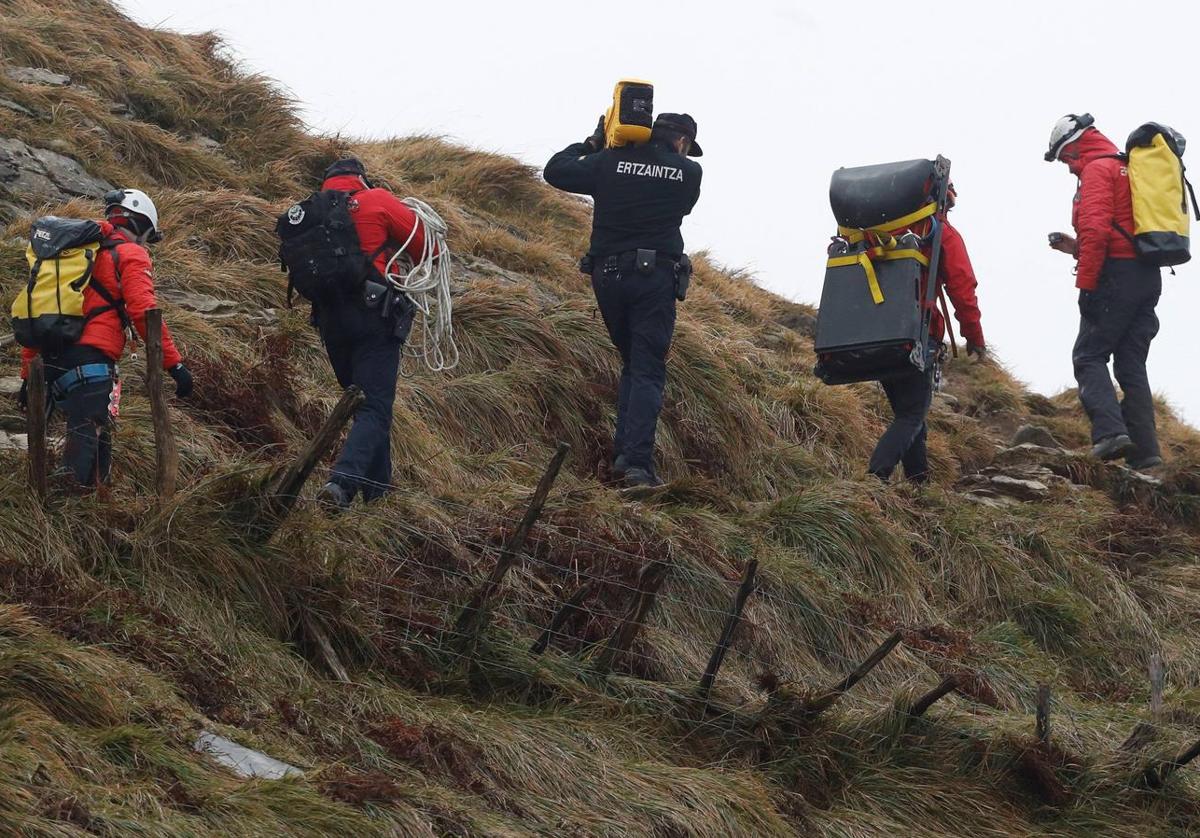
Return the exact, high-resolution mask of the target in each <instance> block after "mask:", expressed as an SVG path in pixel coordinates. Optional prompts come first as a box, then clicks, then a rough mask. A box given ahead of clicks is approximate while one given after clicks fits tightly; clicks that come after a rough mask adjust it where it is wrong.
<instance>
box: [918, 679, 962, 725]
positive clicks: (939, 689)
mask: <svg viewBox="0 0 1200 838" xmlns="http://www.w3.org/2000/svg"><path fill="white" fill-rule="evenodd" d="M958 685H959V677H958V676H957V675H947V676H946V677H945V678H943V679H942V683H940V684H938V685H937V686H936V687H934V688H933V689H932V690H930V691H929V692H927V693H925V695H923V696H921V697H920V698H919V699H917V701H916V703H915V704H913V706H912V707H911V708H910V709H909V711H908V716H909V718H910V719H919V718H920V717H921V716H924V715H925V711H926V710H928V709H929V708H930V707H932V706H933V705H934V704H936V703H937V702H938V701H940V700H941V699H943V698H945V697H946V696H948V695H949V694H950V693H952V692H954V691H955V690H956V689H958Z"/></svg>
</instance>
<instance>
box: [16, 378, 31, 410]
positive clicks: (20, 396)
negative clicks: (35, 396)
mask: <svg viewBox="0 0 1200 838" xmlns="http://www.w3.org/2000/svg"><path fill="white" fill-rule="evenodd" d="M17 407H18V408H19V409H20V411H21V412H22V413H24V412H25V411H26V410H28V409H29V382H28V381H22V382H21V389H20V390H18V391H17Z"/></svg>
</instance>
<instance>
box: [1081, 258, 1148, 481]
mask: <svg viewBox="0 0 1200 838" xmlns="http://www.w3.org/2000/svg"><path fill="white" fill-rule="evenodd" d="M1161 294H1162V275H1161V274H1160V273H1159V269H1158V268H1156V267H1154V266H1152V265H1143V264H1141V263H1140V262H1138V261H1137V260H1136V259H1109V260H1108V261H1107V262H1105V263H1104V268H1103V270H1102V271H1101V273H1100V282H1099V284H1098V286H1097V288H1096V290H1095V291H1093V292H1092V294H1091V296H1090V298H1088V297H1087V295H1081V302H1080V308H1081V317H1080V320H1079V337H1078V338H1076V340H1075V348H1074V350H1073V351H1072V353H1071V359H1072V361H1073V363H1074V365H1075V380H1076V381H1077V382H1078V383H1079V401H1080V402H1082V403H1083V409H1084V410H1085V411H1086V412H1087V415H1088V419H1090V420H1091V422H1092V442H1099V441H1100V440H1102V439H1104V438H1106V437H1110V436H1115V435H1116V434H1129V437H1130V439H1132V440H1133V442H1134V444H1135V445H1137V453H1136V454H1135V455H1134V457H1135V458H1136V459H1144V458H1146V457H1157V456H1159V455H1160V454H1161V451H1160V450H1159V445H1158V432H1157V430H1156V428H1155V422H1154V397H1153V394H1152V393H1151V392H1150V379H1149V377H1148V376H1147V374H1146V359H1147V358H1148V357H1149V355H1150V343H1151V341H1153V340H1154V337H1155V336H1156V335H1157V334H1158V315H1157V314H1156V313H1155V307H1156V306H1157V305H1158V298H1159V296H1160V295H1161ZM1110 358H1111V359H1112V365H1113V374H1114V375H1116V377H1117V383H1118V384H1120V385H1121V392H1122V393H1123V394H1124V398H1123V399H1122V400H1121V401H1120V402H1118V401H1117V393H1116V390H1115V389H1113V383H1112V378H1111V377H1110V376H1109V374H1108V362H1109V359H1110Z"/></svg>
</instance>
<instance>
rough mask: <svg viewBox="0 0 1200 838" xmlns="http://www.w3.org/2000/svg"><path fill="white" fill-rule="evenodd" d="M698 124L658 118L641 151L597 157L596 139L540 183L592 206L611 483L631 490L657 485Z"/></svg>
mask: <svg viewBox="0 0 1200 838" xmlns="http://www.w3.org/2000/svg"><path fill="white" fill-rule="evenodd" d="M700 155H701V150H700V146H699V145H698V144H697V143H696V121H695V120H694V119H692V117H691V116H689V115H688V114H670V113H664V114H659V116H658V118H657V119H656V120H655V121H654V127H653V129H652V132H651V135H650V140H649V141H648V142H646V143H644V144H642V145H626V146H621V147H619V148H605V147H604V118H603V117H601V119H600V125H599V126H597V128H596V132H595V133H594V134H593V135H592V136H590V137H588V138H587V139H586V140H585V141H583V142H581V143H572V144H571V145H569V146H567V147H566V148H565V149H563V150H562V151H560V152H558V154H555V155H554V156H553V157H551V158H550V162H549V163H547V164H546V169H545V178H546V182H547V183H549V184H550V185H551V186H554V187H556V188H558V189H562V190H564V191H566V192H574V193H577V194H581V195H591V196H592V198H593V199H594V200H595V208H594V212H593V218H592V239H591V245H590V246H589V248H588V253H587V256H585V257H584V259H583V261H582V262H581V264H580V267H581V269H583V270H584V272H585V273H590V274H591V277H592V289H593V291H595V294H596V303H597V305H598V306H599V307H600V313H601V315H603V317H604V325H605V326H606V327H607V328H608V335H609V337H610V338H611V339H612V342H613V345H615V346H616V347H617V349H618V351H620V353H621V361H622V367H621V380H620V386H619V390H618V400H617V427H616V432H615V434H614V435H613V473H614V475H616V476H618V477H620V478H622V479H623V480H624V482H625V483H626V484H627V485H630V486H658V485H661V484H662V481H661V480H659V478H658V476H657V474H656V473H655V470H654V433H655V428H656V426H657V425H658V414H659V412H660V411H661V410H662V402H663V389H664V388H665V386H666V381H667V350H668V349H669V348H670V346H671V337H672V335H673V334H674V332H675V301H676V299H677V298H678V299H681V300H682V299H683V297H684V295H685V294H686V291H687V284H688V280H689V278H690V275H691V264H690V262H689V261H688V259H687V256H686V255H685V254H684V252H683V236H682V234H681V233H680V231H679V227H680V225H681V224H682V223H683V217H684V216H685V215H687V214H688V213H690V212H691V211H692V207H694V206H695V205H696V201H697V199H698V198H699V197H700V177H701V174H702V171H701V168H700V164H699V163H696V162H695V161H694V160H689V159H688V157H689V156H690V157H699V156H700Z"/></svg>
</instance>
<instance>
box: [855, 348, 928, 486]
mask: <svg viewBox="0 0 1200 838" xmlns="http://www.w3.org/2000/svg"><path fill="white" fill-rule="evenodd" d="M935 351H936V344H933V345H931V347H930V351H929V353H928V354H927V356H926V364H925V367H926V370H925V372H921V371H919V370H917V369H916V368H915V367H914V368H913V370H912V372H909V373H905V374H904V375H901V376H897V377H896V378H891V379H888V380H886V381H884V382H882V384H883V392H884V393H885V394H886V395H887V399H888V404H890V405H891V406H892V417H893V418H892V423H891V424H890V425H888V428H887V430H886V431H884V432H883V436H881V437H880V438H879V442H877V443H876V444H875V450H874V452H872V454H871V461H870V463H869V464H868V465H867V470H868V471H869V472H870V473H871V474H873V475H875V476H876V477H878V478H879V479H880V480H884V481H886V480H888V479H889V478H891V476H892V472H894V471H895V470H896V466H897V465H900V464H901V463H902V464H903V465H904V476H905V477H907V478H908V479H909V480H912V481H915V482H917V483H924V482H926V481H927V480H928V479H929V454H928V450H927V448H926V440H927V439H928V436H929V429H928V425H927V423H926V419H927V417H928V416H929V407H930V405H931V404H932V403H933V367H934V365H933V354H934V352H935Z"/></svg>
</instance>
